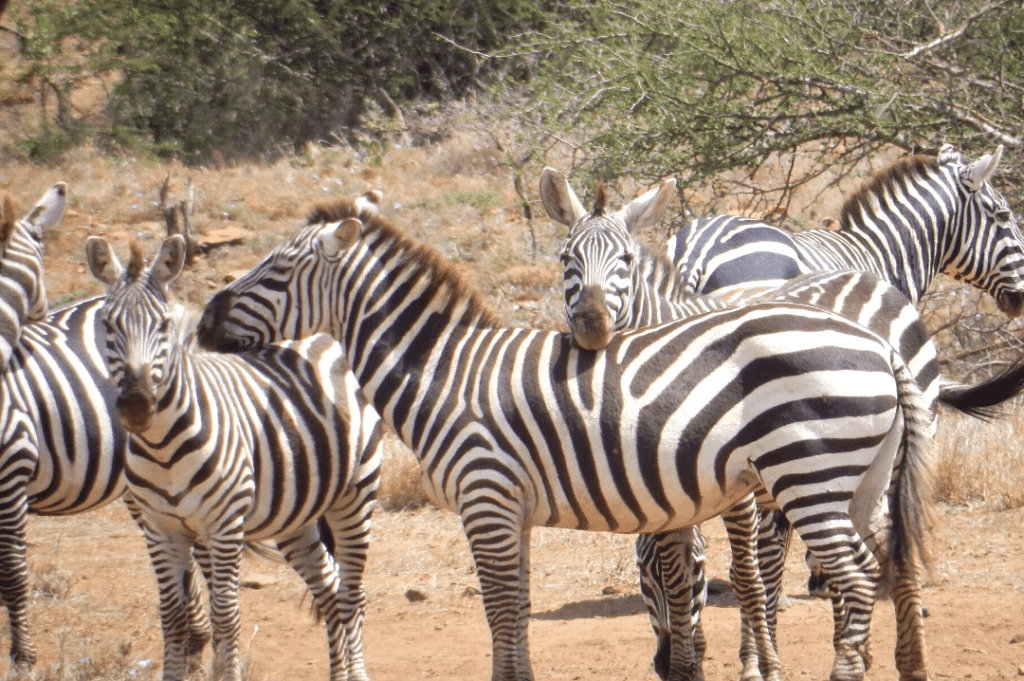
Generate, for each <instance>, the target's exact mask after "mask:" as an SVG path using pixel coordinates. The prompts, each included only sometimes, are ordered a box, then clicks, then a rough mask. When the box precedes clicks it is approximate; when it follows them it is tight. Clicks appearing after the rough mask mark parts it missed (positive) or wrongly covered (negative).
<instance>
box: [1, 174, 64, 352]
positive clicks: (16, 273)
mask: <svg viewBox="0 0 1024 681" xmlns="http://www.w3.org/2000/svg"><path fill="white" fill-rule="evenodd" d="M66 206H67V186H66V185H65V184H64V183H63V182H59V183H57V184H55V185H54V186H53V187H51V188H50V189H49V190H47V192H46V193H45V194H43V196H42V198H40V199H39V202H38V203H36V205H35V206H34V207H33V208H32V210H31V211H29V213H28V214H27V215H26V216H25V217H24V218H23V219H21V220H18V219H17V217H16V215H15V208H14V202H13V201H11V199H10V197H8V196H4V197H3V199H2V200H0V366H7V362H8V361H9V360H10V358H11V353H12V352H14V348H15V346H16V345H17V343H18V339H19V338H20V337H21V330H22V326H23V325H24V324H26V323H30V322H38V321H41V320H42V319H44V318H45V317H46V313H47V311H48V309H49V303H48V301H47V299H46V283H45V281H44V279H43V231H44V230H45V229H47V228H50V227H53V226H55V225H57V224H58V223H59V222H60V221H61V220H62V219H63V217H64V210H65V208H66Z"/></svg>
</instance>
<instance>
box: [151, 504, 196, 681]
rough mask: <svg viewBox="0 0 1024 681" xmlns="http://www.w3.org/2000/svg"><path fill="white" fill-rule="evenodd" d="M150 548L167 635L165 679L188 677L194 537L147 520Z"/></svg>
mask: <svg viewBox="0 0 1024 681" xmlns="http://www.w3.org/2000/svg"><path fill="white" fill-rule="evenodd" d="M141 527H142V531H143V533H144V534H145V536H146V545H147V547H148V548H149V558H150V562H151V563H152V564H153V571H154V572H155V573H156V578H157V590H158V592H159V595H160V628H161V630H162V632H163V637H164V669H163V675H162V678H163V681H181V679H183V678H185V674H186V672H187V666H188V665H187V664H186V659H185V650H186V640H187V639H188V623H189V589H190V580H191V578H190V567H191V565H192V542H191V539H190V538H188V537H185V536H181V535H175V534H169V533H165V532H162V531H161V530H160V529H158V528H155V527H153V526H152V525H151V524H150V522H148V520H144V521H143V522H142V523H141Z"/></svg>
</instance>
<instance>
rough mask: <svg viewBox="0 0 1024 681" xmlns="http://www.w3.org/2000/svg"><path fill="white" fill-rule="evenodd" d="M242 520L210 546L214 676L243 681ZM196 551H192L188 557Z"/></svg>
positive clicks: (227, 529)
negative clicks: (240, 584)
mask: <svg viewBox="0 0 1024 681" xmlns="http://www.w3.org/2000/svg"><path fill="white" fill-rule="evenodd" d="M241 524H242V519H241V518H238V519H237V524H236V525H235V526H233V527H227V528H222V530H221V531H220V532H219V533H218V534H217V535H216V536H214V537H211V539H210V544H209V546H208V547H207V548H208V550H209V552H210V556H211V558H212V561H211V563H212V565H213V578H212V579H211V580H210V613H211V616H212V617H211V618H212V620H213V650H214V655H213V678H215V679H221V678H223V679H224V680H225V681H241V678H242V662H241V659H240V657H239V653H238V639H239V635H240V634H241V629H242V621H241V616H240V613H239V609H238V571H239V567H240V565H241V561H242V545H243V534H242V529H241ZM191 556H192V554H191V552H189V554H188V556H187V557H188V558H191Z"/></svg>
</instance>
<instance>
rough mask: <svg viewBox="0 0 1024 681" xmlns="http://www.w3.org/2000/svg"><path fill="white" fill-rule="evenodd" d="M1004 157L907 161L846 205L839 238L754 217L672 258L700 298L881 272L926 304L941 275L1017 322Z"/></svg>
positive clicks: (715, 223) (680, 243)
mask: <svg viewBox="0 0 1024 681" xmlns="http://www.w3.org/2000/svg"><path fill="white" fill-rule="evenodd" d="M1002 150H1003V148H1002V147H1001V146H1000V147H998V148H997V149H996V151H995V153H993V154H990V155H986V156H983V157H982V158H980V159H978V160H977V161H975V162H973V163H969V164H968V163H965V162H964V161H963V158H962V157H961V155H960V154H959V153H958V152H957V151H956V150H955V149H954V148H953V147H952V146H951V145H948V144H947V145H944V146H943V147H942V149H941V150H940V151H939V155H938V157H926V156H911V157H907V158H904V159H902V160H899V161H897V162H895V163H894V164H892V165H891V166H890V167H888V168H887V169H885V170H883V171H881V172H879V173H877V174H875V175H874V176H873V177H872V178H871V179H870V180H869V181H868V182H867V183H866V184H865V185H864V186H863V187H862V188H861V189H860V190H859V191H857V192H856V193H854V194H853V195H851V196H850V197H849V198H848V199H847V200H846V202H845V203H844V205H843V207H842V211H841V213H840V215H839V228H838V230H826V229H809V230H806V231H802V232H795V233H794V232H789V231H787V230H785V229H780V228H777V227H773V226H771V225H767V224H765V223H763V222H759V221H756V220H751V219H749V218H740V217H734V216H719V217H712V218H700V219H697V220H694V221H693V222H691V223H689V224H688V225H686V226H685V227H683V228H682V229H680V230H679V231H678V232H676V234H675V235H673V236H672V238H671V239H669V242H668V245H667V249H668V254H669V259H670V260H672V261H673V262H674V263H675V264H676V267H678V268H679V270H680V272H681V273H682V275H683V278H684V280H685V282H686V287H687V289H688V290H689V291H690V292H691V293H695V294H705V293H712V292H715V291H721V290H723V289H728V288H729V287H731V286H737V285H739V286H743V285H745V284H749V283H752V282H763V283H775V284H779V283H781V282H783V281H787V280H789V279H792V278H793V277H794V276H795V275H796V274H799V273H803V272H813V271H822V270H848V269H853V270H862V271H866V272H874V273H875V274H877V275H879V276H880V277H881V278H882V279H884V280H886V281H887V282H889V283H890V284H892V285H893V286H895V287H896V288H897V289H898V290H899V291H900V292H901V293H902V294H903V295H904V296H906V297H907V298H908V299H910V301H911V302H913V303H917V302H918V301H919V300H920V298H921V296H922V295H923V294H924V292H925V291H926V290H927V289H928V286H929V285H930V284H931V282H932V281H933V280H934V279H935V277H936V275H938V274H939V273H940V272H941V273H945V274H948V275H950V276H952V277H954V278H955V279H957V280H959V281H963V282H966V283H969V284H972V285H974V286H976V287H978V288H980V289H982V290H983V291H987V292H988V293H989V294H990V295H992V297H993V298H995V301H996V303H997V304H998V306H999V309H1000V310H1002V311H1003V312H1004V313H1005V314H1006V315H1008V316H1010V317H1017V316H1019V315H1020V314H1021V312H1022V311H1024V276H1022V268H1024V240H1022V237H1021V232H1020V229H1019V228H1018V226H1017V221H1016V219H1015V218H1014V215H1013V211H1012V210H1010V207H1009V204H1007V202H1006V199H1005V198H1004V197H1003V195H1002V194H1000V193H999V192H998V191H997V190H996V189H995V187H993V186H992V183H991V181H990V180H991V178H992V176H993V175H994V174H995V173H996V170H997V169H998V167H999V160H1000V158H1001V157H1002Z"/></svg>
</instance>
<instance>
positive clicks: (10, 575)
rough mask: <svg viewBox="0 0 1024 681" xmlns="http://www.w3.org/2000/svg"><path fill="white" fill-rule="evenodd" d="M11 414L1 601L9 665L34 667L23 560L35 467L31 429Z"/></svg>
mask: <svg viewBox="0 0 1024 681" xmlns="http://www.w3.org/2000/svg"><path fill="white" fill-rule="evenodd" d="M20 413H21V412H19V411H17V410H13V409H12V410H10V415H9V416H8V422H7V427H6V428H5V431H4V434H3V435H4V440H3V441H4V442H6V443H7V446H5V447H4V450H3V452H2V454H0V597H2V598H3V602H4V604H5V605H6V606H7V616H8V619H9V622H10V628H11V653H10V654H11V665H12V667H17V666H21V665H25V666H31V665H34V664H35V663H36V649H35V646H34V645H33V644H32V635H31V633H30V632H29V628H28V600H29V598H28V597H29V579H28V562H27V561H26V559H25V534H26V530H27V528H28V512H29V503H28V496H27V491H28V481H29V479H30V478H31V477H32V474H33V472H34V471H35V469H36V466H37V464H38V460H39V458H38V451H39V450H38V448H37V446H36V440H35V436H34V429H32V428H30V427H27V426H26V424H25V423H24V422H23V421H22V420H21V419H19V418H18V414H20Z"/></svg>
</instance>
